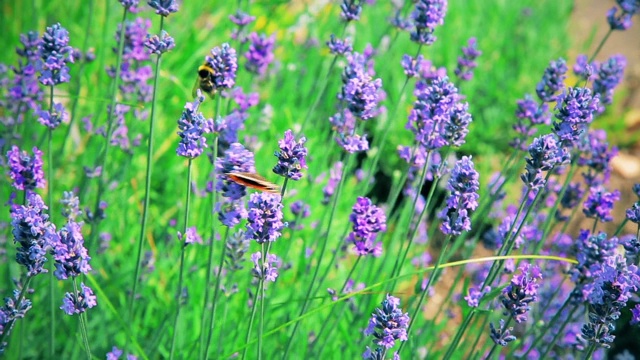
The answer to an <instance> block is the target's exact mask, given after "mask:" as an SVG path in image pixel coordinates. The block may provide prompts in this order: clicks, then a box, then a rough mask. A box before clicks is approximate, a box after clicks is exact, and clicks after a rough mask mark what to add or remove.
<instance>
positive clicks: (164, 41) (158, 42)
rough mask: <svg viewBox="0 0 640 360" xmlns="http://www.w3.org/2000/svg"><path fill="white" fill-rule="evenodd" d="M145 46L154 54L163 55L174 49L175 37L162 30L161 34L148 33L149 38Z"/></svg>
mask: <svg viewBox="0 0 640 360" xmlns="http://www.w3.org/2000/svg"><path fill="white" fill-rule="evenodd" d="M144 46H145V47H146V48H147V49H149V51H151V53H152V54H156V55H162V54H164V53H166V52H167V51H169V50H171V49H173V48H174V47H175V46H176V44H175V42H174V41H173V38H172V37H171V36H169V33H167V32H166V31H164V30H162V34H161V36H158V35H155V34H154V35H149V34H147V40H146V41H145V42H144Z"/></svg>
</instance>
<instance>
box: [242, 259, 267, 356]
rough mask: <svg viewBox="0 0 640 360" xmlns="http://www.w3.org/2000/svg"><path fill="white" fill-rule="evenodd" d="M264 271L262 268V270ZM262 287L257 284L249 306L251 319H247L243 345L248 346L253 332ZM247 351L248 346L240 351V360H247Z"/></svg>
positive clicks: (260, 283)
mask: <svg viewBox="0 0 640 360" xmlns="http://www.w3.org/2000/svg"><path fill="white" fill-rule="evenodd" d="M263 269H264V268H263ZM263 286H264V282H263V281H259V282H258V291H257V292H256V298H255V300H254V301H253V304H252V306H251V317H250V318H249V327H248V328H247V335H246V336H245V344H248V343H249V341H250V340H251V330H253V320H254V319H255V317H256V311H257V310H258V301H260V299H259V296H260V294H261V293H262V287H263ZM248 351H249V346H245V347H244V350H243V351H242V359H243V360H244V359H246V358H247V352H248Z"/></svg>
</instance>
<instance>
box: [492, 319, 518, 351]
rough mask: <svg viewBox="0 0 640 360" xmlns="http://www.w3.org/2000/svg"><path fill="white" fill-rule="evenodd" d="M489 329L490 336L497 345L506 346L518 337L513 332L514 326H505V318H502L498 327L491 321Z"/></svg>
mask: <svg viewBox="0 0 640 360" xmlns="http://www.w3.org/2000/svg"><path fill="white" fill-rule="evenodd" d="M489 329H490V331H491V332H490V335H489V336H490V337H491V340H493V342H494V343H495V344H496V345H500V346H502V347H505V346H507V344H508V343H510V342H512V341H514V340H516V339H517V338H516V337H515V336H514V335H512V334H511V332H512V331H513V327H510V328H508V329H505V328H504V319H500V326H499V327H498V328H496V327H495V326H494V325H493V323H489Z"/></svg>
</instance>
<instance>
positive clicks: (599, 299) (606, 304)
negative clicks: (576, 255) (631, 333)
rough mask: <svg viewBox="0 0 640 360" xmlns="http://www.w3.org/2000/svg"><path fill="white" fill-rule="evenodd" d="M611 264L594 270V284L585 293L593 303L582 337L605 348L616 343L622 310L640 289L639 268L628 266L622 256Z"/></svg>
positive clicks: (611, 260) (610, 259) (606, 262)
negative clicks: (617, 321)
mask: <svg viewBox="0 0 640 360" xmlns="http://www.w3.org/2000/svg"><path fill="white" fill-rule="evenodd" d="M607 260H608V261H605V262H604V263H599V264H596V265H597V266H595V267H594V268H592V269H593V271H594V276H593V279H594V282H593V283H591V284H588V285H586V286H585V287H584V289H583V292H584V293H585V294H586V298H587V302H588V303H589V307H588V309H589V322H588V323H586V324H584V325H583V326H582V333H581V334H580V339H581V340H583V341H587V342H589V343H590V344H591V345H593V346H595V347H604V348H609V347H610V345H609V344H611V343H612V342H613V340H614V339H615V336H614V335H613V331H614V330H615V322H616V320H617V319H618V318H619V317H620V312H621V310H622V309H624V308H625V307H626V305H627V302H628V301H629V300H630V299H631V298H632V297H633V296H634V293H637V291H638V289H640V275H638V267H637V266H635V265H629V266H627V265H626V262H625V260H624V259H623V258H622V257H621V256H619V255H618V256H615V257H611V258H609V259H607Z"/></svg>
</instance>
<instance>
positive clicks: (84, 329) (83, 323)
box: [73, 277, 92, 360]
mask: <svg viewBox="0 0 640 360" xmlns="http://www.w3.org/2000/svg"><path fill="white" fill-rule="evenodd" d="M73 291H75V293H76V294H79V292H78V282H77V280H76V278H75V277H74V278H73ZM86 319H87V318H86V313H85V312H83V313H80V314H79V320H80V334H81V336H82V343H83V344H84V349H85V351H86V353H87V359H89V360H91V359H92V356H91V348H90V346H89V333H88V332H87V320H86Z"/></svg>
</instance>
